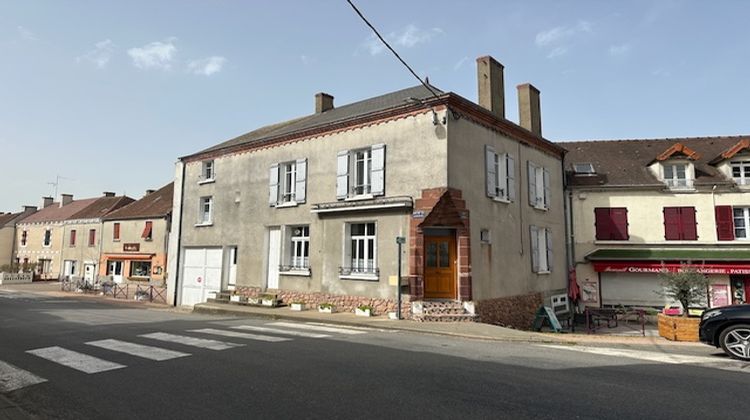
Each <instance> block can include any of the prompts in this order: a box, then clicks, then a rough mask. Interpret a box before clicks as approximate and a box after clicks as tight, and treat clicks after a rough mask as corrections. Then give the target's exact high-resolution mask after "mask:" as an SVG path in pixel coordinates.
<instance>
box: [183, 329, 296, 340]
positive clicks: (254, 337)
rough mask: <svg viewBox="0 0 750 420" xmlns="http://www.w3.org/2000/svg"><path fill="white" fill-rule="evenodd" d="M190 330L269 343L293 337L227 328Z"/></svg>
mask: <svg viewBox="0 0 750 420" xmlns="http://www.w3.org/2000/svg"><path fill="white" fill-rule="evenodd" d="M190 332H195V333H201V334H213V335H221V336H224V337H236V338H247V339H248V340H257V341H267V342H269V343H280V342H282V341H290V340H291V338H284V337H274V336H271V335H260V334H247V333H241V332H237V331H227V330H216V329H213V328H203V329H200V330H190Z"/></svg>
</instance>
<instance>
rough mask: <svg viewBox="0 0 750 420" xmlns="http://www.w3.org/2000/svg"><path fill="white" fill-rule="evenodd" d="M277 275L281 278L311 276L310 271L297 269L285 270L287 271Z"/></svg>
mask: <svg viewBox="0 0 750 420" xmlns="http://www.w3.org/2000/svg"><path fill="white" fill-rule="evenodd" d="M279 274H280V275H282V276H299V277H310V275H311V274H312V273H311V272H310V269H309V268H308V269H299V270H287V271H279Z"/></svg>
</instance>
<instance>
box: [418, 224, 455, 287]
mask: <svg viewBox="0 0 750 420" xmlns="http://www.w3.org/2000/svg"><path fill="white" fill-rule="evenodd" d="M424 297H426V298H443V299H455V298H456V238H455V237H453V236H425V238H424Z"/></svg>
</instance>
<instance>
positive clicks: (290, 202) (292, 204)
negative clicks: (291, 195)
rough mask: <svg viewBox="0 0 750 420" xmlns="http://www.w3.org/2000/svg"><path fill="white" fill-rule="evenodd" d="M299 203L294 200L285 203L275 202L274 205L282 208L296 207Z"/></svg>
mask: <svg viewBox="0 0 750 420" xmlns="http://www.w3.org/2000/svg"><path fill="white" fill-rule="evenodd" d="M298 205H299V204H298V203H297V202H296V201H287V202H286V203H279V204H276V205H275V206H274V207H276V208H277V209H283V208H286V207H297V206H298Z"/></svg>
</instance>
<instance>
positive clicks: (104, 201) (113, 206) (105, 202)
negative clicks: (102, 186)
mask: <svg viewBox="0 0 750 420" xmlns="http://www.w3.org/2000/svg"><path fill="white" fill-rule="evenodd" d="M134 201H135V200H134V199H132V198H130V197H128V196H124V195H123V196H116V197H101V198H99V199H97V200H96V201H94V202H93V203H91V205H89V206H86V207H84V208H83V209H82V210H81V211H79V212H77V213H74V214H73V215H72V216H70V217H69V218H68V219H67V220H78V219H99V218H102V217H104V216H106V215H108V214H109V213H111V212H113V211H115V210H117V209H119V208H121V207H123V206H126V205H128V204H130V203H132V202H134Z"/></svg>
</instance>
